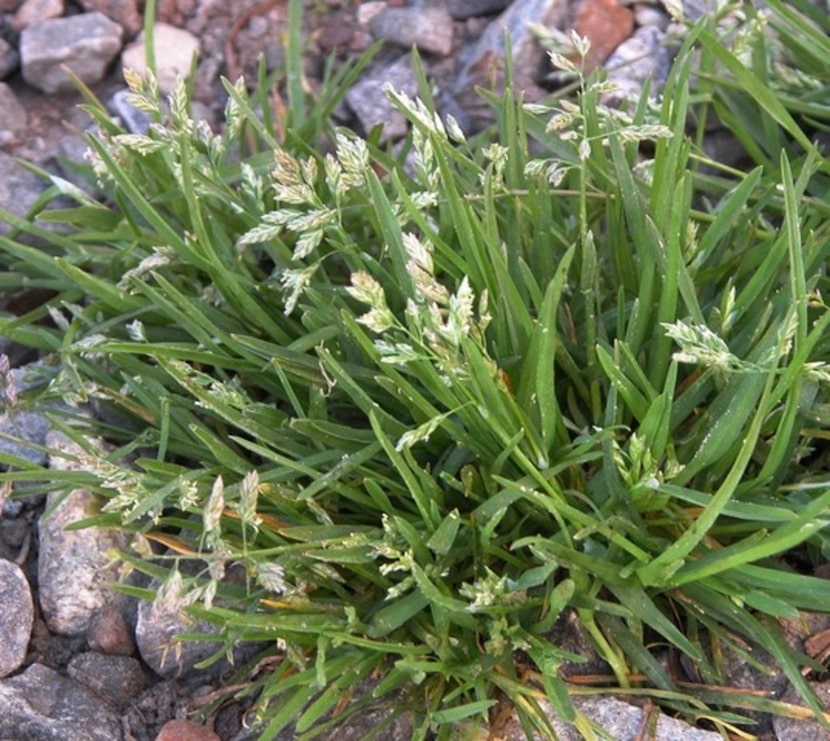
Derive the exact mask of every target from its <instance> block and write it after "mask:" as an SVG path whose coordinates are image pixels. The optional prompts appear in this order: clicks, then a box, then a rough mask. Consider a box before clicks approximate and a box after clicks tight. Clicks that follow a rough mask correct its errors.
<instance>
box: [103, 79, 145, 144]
mask: <svg viewBox="0 0 830 741" xmlns="http://www.w3.org/2000/svg"><path fill="white" fill-rule="evenodd" d="M129 97H130V91H129V90H127V89H123V90H119V91H118V92H117V93H115V94H114V95H113V96H112V97H111V98H110V99H109V100H108V101H107V110H109V112H110V113H112V114H113V115H114V116H118V118H119V119H121V124H122V126H123V127H124V128H125V129H126V130H127V131H128V132H129V133H131V134H146V133H147V131H148V130H149V129H150V123H151V121H152V119H151V118H150V114H149V113H147V112H146V111H142V110H139V109H138V108H136V107H135V106H134V105H133V104H132V103H130V100H129Z"/></svg>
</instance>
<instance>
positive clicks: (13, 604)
mask: <svg viewBox="0 0 830 741" xmlns="http://www.w3.org/2000/svg"><path fill="white" fill-rule="evenodd" d="M34 619H35V609H34V603H33V602H32V592H31V590H30V588H29V582H28V581H26V576H25V575H24V574H23V571H22V570H21V569H20V567H19V566H18V565H17V564H15V563H12V562H11V561H5V560H0V637H2V638H1V639H0V677H5V676H7V675H9V674H11V673H12V672H13V671H15V670H16V669H18V668H19V667H20V665H21V664H23V661H24V660H25V658H26V648H27V646H28V645H29V638H30V636H31V635H32V625H33V624H34Z"/></svg>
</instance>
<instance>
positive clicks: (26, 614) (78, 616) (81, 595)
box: [0, 0, 830, 741]
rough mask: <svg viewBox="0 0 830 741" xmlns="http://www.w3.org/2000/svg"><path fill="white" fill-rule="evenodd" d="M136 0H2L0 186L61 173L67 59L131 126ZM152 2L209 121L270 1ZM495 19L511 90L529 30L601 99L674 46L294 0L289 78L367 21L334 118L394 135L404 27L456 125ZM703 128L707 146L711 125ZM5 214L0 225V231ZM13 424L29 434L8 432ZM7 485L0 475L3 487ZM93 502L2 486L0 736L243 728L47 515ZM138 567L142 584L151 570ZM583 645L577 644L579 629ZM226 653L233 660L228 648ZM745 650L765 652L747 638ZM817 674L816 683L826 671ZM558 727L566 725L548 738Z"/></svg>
mask: <svg viewBox="0 0 830 741" xmlns="http://www.w3.org/2000/svg"><path fill="white" fill-rule="evenodd" d="M708 3H709V0H685V2H684V3H683V5H684V11H685V13H686V15H687V16H689V17H691V18H694V17H696V16H698V15H699V14H700V13H703V12H708V11H709V10H710V8H709V7H708ZM142 4H143V3H141V2H139V0H76V1H75V2H73V1H71V0H22V1H21V0H0V14H2V15H0V80H2V82H0V205H2V206H3V207H5V208H7V209H9V210H10V211H12V212H13V213H16V214H19V215H22V214H25V212H26V211H27V210H28V209H29V207H30V206H31V205H32V203H33V202H34V201H35V200H36V199H37V197H38V196H39V195H40V193H41V192H42V190H43V188H44V184H43V183H42V182H41V181H39V180H38V179H37V178H35V177H34V176H33V175H32V174H31V173H30V172H29V171H27V170H25V169H23V168H22V167H20V165H19V164H18V163H17V161H16V159H15V158H24V159H27V160H29V161H32V162H35V163H37V164H38V165H40V166H41V167H43V168H45V169H46V170H47V171H49V172H53V173H56V174H60V175H62V176H67V177H68V176H69V175H70V174H71V168H67V167H66V164H65V163H66V161H79V160H80V159H81V158H82V157H83V153H84V150H85V146H86V145H85V143H84V139H83V131H84V129H85V128H86V127H87V126H88V119H87V118H86V116H85V114H84V113H83V112H82V111H80V110H79V109H77V108H76V104H77V103H78V102H79V101H80V98H79V96H78V95H77V93H76V92H75V91H74V88H73V86H72V84H71V82H70V81H69V79H68V78H67V76H66V73H65V66H68V67H69V68H71V69H72V70H73V72H74V73H75V74H76V75H78V76H79V77H80V78H81V79H83V80H84V81H85V82H86V83H87V84H88V85H89V86H90V87H91V88H92V89H93V90H94V91H95V93H96V94H97V95H98V96H99V98H100V99H101V100H102V101H104V102H106V103H107V105H108V107H109V108H110V110H111V111H112V113H113V115H114V116H117V117H119V118H120V119H121V120H122V121H123V122H124V124H125V126H127V127H128V128H130V129H131V130H134V131H140V130H141V127H142V126H143V125H144V124H143V121H142V118H141V116H140V114H139V113H138V112H137V111H135V110H134V109H131V108H130V107H129V106H128V105H127V104H126V103H125V101H124V92H125V86H124V83H123V75H122V68H123V67H124V66H128V67H132V68H141V67H142V65H143V60H144V48H143V40H142V37H141V33H140V31H141V27H142V18H141V5H142ZM158 21H159V25H157V26H156V28H155V39H156V56H157V65H158V71H159V79H160V84H161V86H162V88H163V89H168V90H169V89H170V86H171V85H172V84H173V81H174V80H175V77H176V75H177V74H179V73H182V72H184V71H186V70H187V69H189V68H190V64H191V59H192V58H193V55H196V59H197V63H196V68H195V69H196V71H195V101H196V106H197V107H198V110H197V113H198V115H200V116H201V117H204V118H205V119H207V120H208V121H209V122H211V123H212V124H213V125H218V121H219V116H220V113H221V111H222V109H223V107H224V103H225V95H224V92H223V88H222V85H221V83H220V76H227V77H229V78H231V79H236V78H237V77H238V76H239V75H240V74H243V75H245V76H246V79H255V78H256V65H257V60H258V59H259V57H260V56H261V55H264V57H265V61H266V65H267V66H268V68H269V69H278V68H279V67H280V65H281V64H282V62H283V59H284V52H283V48H282V45H281V42H282V39H284V38H285V31H286V27H287V8H286V2H285V0H265V1H264V2H257V1H256V0H234V1H233V2H231V1H229V0H158ZM505 27H507V28H508V29H510V31H511V34H512V38H513V65H514V68H515V70H516V78H517V81H518V82H519V83H520V84H521V86H522V87H523V88H524V90H525V94H526V97H527V99H528V100H535V99H538V98H540V97H542V96H543V95H544V94H545V93H546V92H547V91H548V88H549V86H550V79H549V75H548V72H549V69H548V67H547V65H546V57H545V53H544V50H543V48H542V46H541V45H540V44H539V43H538V31H539V30H540V29H541V30H543V31H545V33H548V34H549V33H551V31H552V30H554V29H556V30H558V31H562V32H568V31H570V30H571V29H573V30H576V31H577V32H578V33H579V34H581V35H585V36H588V37H589V38H590V39H591V42H592V52H591V54H590V56H589V59H588V62H589V65H591V66H597V65H604V66H606V67H607V68H608V69H609V70H610V71H609V75H610V76H611V77H612V78H613V79H616V80H617V81H618V82H619V83H620V85H621V90H622V91H621V93H620V94H619V95H618V100H616V101H612V102H616V103H620V104H624V102H625V98H626V97H631V98H633V97H636V96H637V95H638V94H639V91H640V90H641V88H642V85H643V82H644V80H645V79H646V77H648V76H651V77H652V78H653V79H654V80H655V81H656V83H657V88H659V83H660V81H661V80H662V79H663V78H664V77H665V74H666V73H667V71H668V68H669V65H670V63H671V48H672V44H671V43H670V42H671V38H672V34H673V33H674V31H675V30H676V29H675V27H673V25H672V23H671V21H670V18H669V16H668V14H667V13H666V11H665V9H664V7H663V6H662V5H661V4H659V3H657V2H642V3H636V2H635V3H622V2H619V1H618V0H513V2H511V1H510V0H409V2H407V1H406V0H369V1H366V2H359V0H318V1H317V2H314V3H312V2H309V3H307V17H306V29H305V31H306V52H307V54H306V56H307V69H306V80H305V83H306V84H307V86H308V88H309V89H310V90H311V91H313V90H314V88H315V87H316V86H318V85H319V84H320V76H321V74H322V70H323V61H324V60H325V59H326V58H327V57H329V56H330V55H332V54H334V55H336V56H337V57H338V59H340V60H344V59H348V58H354V57H355V56H357V55H359V54H361V53H362V52H363V51H365V50H366V49H367V48H368V47H369V46H370V45H371V44H372V43H373V42H374V41H376V40H382V41H383V42H384V45H383V48H382V50H381V51H380V53H379V54H378V55H377V57H376V58H375V60H374V61H373V63H372V64H371V66H370V67H369V68H368V69H367V71H366V72H365V73H364V74H363V75H362V76H361V77H360V79H359V80H358V81H357V82H356V84H355V85H354V86H353V87H352V88H351V89H350V91H349V93H348V95H347V96H346V104H345V105H344V106H343V107H342V108H341V110H339V111H338V115H339V116H340V117H341V119H342V123H343V124H345V125H349V126H352V127H354V128H356V129H358V130H361V131H364V132H365V131H368V130H369V129H371V128H372V127H374V126H376V125H377V124H379V123H380V124H383V127H384V128H383V132H384V133H383V136H384V137H385V138H386V139H387V140H390V141H391V140H394V139H396V138H399V137H401V136H403V135H404V134H405V130H406V127H405V122H404V121H403V119H402V118H401V117H400V116H399V115H398V114H397V113H396V112H395V111H394V110H393V109H392V108H391V106H390V105H388V104H387V102H386V101H385V99H384V97H383V95H382V93H381V88H382V86H383V84H384V83H386V82H390V83H391V84H392V85H393V86H395V87H396V88H398V89H400V90H403V91H405V92H407V93H409V94H413V93H414V92H415V78H414V74H413V72H412V69H411V66H410V51H409V50H410V48H411V47H412V45H414V46H416V47H418V49H419V51H420V52H421V54H422V57H423V60H424V62H425V64H426V67H427V70H428V72H429V74H430V76H431V78H433V79H434V80H435V81H436V88H437V100H438V102H439V105H440V106H441V108H442V111H443V112H445V113H452V114H453V115H454V116H455V117H456V118H457V119H458V121H459V122H460V123H461V125H462V126H463V127H465V128H466V129H467V130H469V131H472V130H475V129H477V128H480V127H481V126H482V125H484V124H486V123H487V122H488V119H487V115H488V114H487V110H486V108H485V107H484V106H482V104H481V102H480V99H479V98H478V97H477V95H476V94H475V93H474V88H475V86H476V85H483V86H485V87H494V86H495V87H497V86H498V84H499V75H500V70H501V69H502V65H503V57H504V53H505V50H504V34H503V30H504V28H505ZM533 28H535V29H536V31H532V30H531V29H533ZM543 35H544V34H543ZM710 146H711V147H712V148H713V153H714V155H715V156H718V155H717V149H716V148H717V146H718V143H717V134H716V133H713V136H712V140H711V144H710ZM724 156H725V155H724ZM6 228H7V227H4V226H3V225H2V224H0V231H3V230H5V229H6ZM33 300H37V297H36V296H32V295H31V294H28V295H25V296H0V305H2V306H3V307H4V308H5V309H7V310H11V311H18V312H23V311H25V310H26V308H27V306H28V305H29V304H30V303H31V301H33ZM32 360H33V359H32V358H31V357H28V356H27V354H26V353H23V352H22V351H21V349H20V348H18V347H15V346H14V345H12V344H11V343H9V342H6V341H5V340H2V338H0V391H2V393H4V394H5V396H6V401H8V400H9V399H10V397H9V395H10V394H14V393H15V390H17V391H20V390H21V389H23V388H25V387H26V384H27V378H29V377H30V374H31V373H34V372H36V368H35V367H34V366H33V365H32V364H31V363H30V361H32ZM26 363H29V365H26ZM56 411H57V412H58V414H60V413H62V411H67V410H60V409H58V410H56ZM10 436H11V437H14V438H23V439H26V440H29V441H31V442H32V443H34V446H26V445H23V444H21V443H20V442H14V441H12V440H11V439H10ZM67 448H69V449H70V451H69V452H71V453H73V454H74V455H75V456H76V457H77V458H79V460H80V463H79V464H78V465H83V455H82V454H81V453H82V451H79V450H77V449H72V448H71V443H70V442H69V441H68V440H67V439H66V438H64V437H62V436H61V435H60V434H59V433H57V432H55V431H54V430H52V429H51V425H50V423H49V421H48V418H47V417H46V416H44V415H42V414H29V413H25V412H17V413H15V414H14V415H6V416H4V417H0V453H5V454H8V455H14V456H19V457H23V458H27V459H29V460H32V461H34V462H37V463H39V464H46V463H49V464H50V465H51V466H52V467H54V468H56V469H59V468H60V467H62V466H65V465H66V462H65V460H66V459H65V458H63V457H61V456H54V457H52V458H51V459H49V458H48V457H47V455H46V453H44V452H43V451H44V450H46V449H56V450H61V449H64V450H66V449H67ZM8 493H9V492H0V502H2V501H3V499H4V495H6V494H8ZM91 504H92V503H91V501H90V495H89V494H88V493H86V492H84V491H77V492H74V493H73V494H72V496H70V497H68V498H66V499H64V500H63V501H60V500H58V499H57V498H55V495H49V496H35V497H29V498H25V499H18V498H14V499H8V500H6V501H5V502H4V503H3V506H2V511H0V739H4V740H8V741H11V740H12V739H14V740H15V741H23V739H30V740H31V741H52V740H54V741H58V740H60V741H63V740H64V739H69V738H71V739H74V740H76V741H84V740H86V739H90V740H93V739H94V740H98V739H100V740H101V741H112V740H113V739H124V741H132V740H137V741H144V740H145V739H146V740H148V741H152V740H153V739H156V740H157V741H171V740H173V739H179V740H181V739H184V740H187V739H223V741H225V740H231V739H233V740H234V741H244V739H249V738H253V737H254V736H253V735H252V734H251V732H250V731H248V730H247V725H248V722H249V721H250V720H251V718H250V716H249V708H248V707H247V706H246V705H245V704H244V703H241V702H235V701H233V700H232V699H229V701H228V702H227V703H226V704H225V705H224V706H223V707H222V709H221V710H219V711H218V712H216V713H213V714H212V715H210V716H209V717H208V718H207V719H206V720H205V719H201V720H200V721H199V722H198V723H196V722H191V721H190V720H188V719H189V718H191V717H193V713H194V712H195V711H197V710H198V709H199V708H201V707H203V706H205V705H206V704H208V703H210V702H212V701H214V700H216V699H217V698H220V697H223V696H228V697H229V698H231V695H232V692H233V687H229V686H228V684H229V682H230V681H231V680H230V679H229V677H230V676H231V671H232V667H230V665H229V664H228V663H227V662H226V661H220V662H218V663H217V664H214V665H213V666H212V667H211V668H210V669H209V670H197V669H195V668H194V664H196V663H197V662H199V661H200V660H202V659H204V658H205V657H206V656H209V655H210V654H211V653H213V652H214V651H215V650H216V648H217V646H216V645H215V644H210V643H207V644H188V645H186V646H184V648H183V649H181V647H177V645H176V644H175V643H174V641H173V638H174V636H175V635H176V633H178V632H181V631H182V630H193V629H194V626H192V625H188V624H186V623H185V622H184V621H183V618H182V616H181V615H179V614H178V613H175V612H171V611H169V610H168V611H165V610H164V609H159V607H158V606H156V608H155V609H154V608H153V605H152V603H150V602H146V601H145V602H138V601H137V600H136V599H134V598H131V597H127V596H125V595H124V594H122V593H119V592H117V591H115V590H114V589H113V588H112V586H111V583H112V582H113V581H117V580H118V579H119V576H120V574H119V572H118V566H117V565H116V563H115V561H113V560H112V559H111V553H112V551H113V550H114V549H117V548H120V547H124V545H125V543H123V542H122V541H121V539H120V536H118V535H116V534H113V533H111V532H109V531H105V530H96V529H87V530H83V531H67V530H65V529H64V525H65V524H67V523H70V522H72V521H74V520H77V519H81V518H82V517H84V515H85V513H86V512H87V510H88V507H89V506H91ZM138 586H144V587H147V588H149V589H154V588H155V586H156V585H153V584H142V583H139V584H138ZM202 627H205V626H196V628H195V629H197V630H199V629H202ZM826 628H827V625H826V624H824V623H821V622H818V619H817V622H815V624H813V625H811V626H810V627H809V630H807V631H802V633H801V634H800V635H795V636H794V640H796V641H802V640H803V639H804V638H805V637H807V636H812V639H813V641H814V643H816V645H818V643H821V636H825V637H826V636H827V635H828V633H827V632H826V630H825V629H826ZM559 629H560V635H559V636H558V637H557V639H558V640H560V641H565V642H567V641H571V642H572V643H573V644H574V645H575V647H576V648H579V643H580V641H581V640H582V639H581V637H580V636H579V635H578V634H577V633H575V632H574V629H573V628H572V627H570V626H569V624H568V621H564V622H563V624H562V625H560V626H559ZM817 637H818V638H817ZM825 642H828V641H825ZM819 648H820V646H819ZM180 649H181V650H180ZM582 650H583V651H588V649H587V646H585V645H583V646H582ZM817 650H818V649H817ZM235 658H236V662H237V664H238V663H239V662H241V661H243V660H244V658H245V657H244V656H237V657H235ZM759 660H760V661H761V662H762V663H764V657H763V656H759ZM733 663H734V667H733V671H732V676H731V678H730V679H731V681H732V682H733V683H734V686H744V687H752V688H754V689H758V688H765V689H769V690H770V691H771V692H774V693H775V696H777V697H781V696H786V692H787V682H786V679H784V678H782V677H781V676H777V675H775V674H773V675H771V676H765V675H763V674H761V673H758V672H755V671H754V670H752V669H751V668H750V667H749V666H748V665H747V664H746V663H745V662H743V661H739V660H737V659H736V660H735V661H734V662H733ZM818 689H819V691H820V692H822V693H824V694H825V696H827V695H830V689H828V686H826V685H819V686H818ZM582 702H583V705H582V707H583V710H584V711H585V712H586V713H587V714H588V715H590V716H591V717H594V718H595V719H596V720H598V721H599V722H600V723H602V724H603V725H605V726H606V727H608V728H609V730H610V731H611V733H612V735H614V737H616V738H634V737H635V736H637V737H638V738H639V737H640V736H639V735H638V734H641V732H642V729H643V728H645V723H646V721H647V720H648V717H649V713H648V709H647V708H641V707H637V706H634V705H629V704H626V703H623V702H621V701H619V700H614V699H608V698H606V699H591V700H584V701H582ZM370 720H371V719H369V718H366V719H363V721H360V720H359V721H358V722H357V723H356V724H354V725H353V726H351V727H349V728H344V729H339V730H338V732H337V735H338V737H340V738H359V737H361V736H362V735H364V733H365V726H366V723H367V722H368V721H370ZM760 721H761V724H760V725H759V727H758V733H759V735H760V736H762V737H765V738H770V739H772V738H777V739H780V740H781V741H793V740H795V739H807V738H810V739H819V738H830V736H828V735H827V732H826V731H821V730H820V729H819V728H818V726H817V725H816V724H814V723H809V722H800V723H794V722H784V721H781V720H777V721H776V722H775V724H773V723H772V722H771V721H770V719H769V718H760ZM655 727H656V728H657V738H660V739H665V740H667V741H668V740H670V739H672V740H673V739H687V740H691V739H701V740H703V739H707V738H712V739H714V738H720V736H717V735H716V734H712V733H710V732H707V731H703V730H699V729H694V728H692V727H690V726H687V725H685V724H683V723H680V722H679V721H676V720H673V719H671V718H668V717H666V716H660V718H659V722H658V723H657V725H656V726H655ZM407 733H408V729H407V728H406V727H400V728H396V729H394V730H393V731H390V738H391V737H394V738H400V739H405V738H407ZM511 733H512V734H514V735H515V736H516V737H518V735H517V734H518V733H519V731H518V729H512V730H511V727H510V726H509V724H508V726H507V727H506V728H505V729H504V731H503V736H504V737H505V738H509V737H511ZM822 734H824V735H822ZM572 737H573V736H572V735H571V732H570V731H568V730H567V729H563V731H562V738H566V739H568V738H572Z"/></svg>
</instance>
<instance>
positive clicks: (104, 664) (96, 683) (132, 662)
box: [66, 651, 149, 711]
mask: <svg viewBox="0 0 830 741" xmlns="http://www.w3.org/2000/svg"><path fill="white" fill-rule="evenodd" d="M66 671H67V674H69V676H70V677H71V678H72V679H74V680H75V681H76V682H79V683H80V684H82V685H84V687H88V688H89V689H90V690H92V691H93V692H94V693H95V694H96V695H98V696H99V697H101V698H103V699H104V700H106V701H107V702H109V703H110V704H111V705H112V706H113V707H114V708H116V710H119V711H120V710H123V709H124V708H125V707H126V706H127V705H128V704H129V703H130V702H131V701H132V700H134V699H135V698H136V697H138V695H140V694H141V693H142V692H144V690H145V689H147V686H148V684H149V682H148V680H147V676H146V675H145V673H144V670H143V669H142V668H141V663H140V662H139V661H138V660H137V659H131V658H129V657H128V656H104V654H99V653H95V651H87V652H85V653H82V654H78V655H77V656H75V657H74V658H73V659H72V661H70V662H69V666H68V667H67V668H66Z"/></svg>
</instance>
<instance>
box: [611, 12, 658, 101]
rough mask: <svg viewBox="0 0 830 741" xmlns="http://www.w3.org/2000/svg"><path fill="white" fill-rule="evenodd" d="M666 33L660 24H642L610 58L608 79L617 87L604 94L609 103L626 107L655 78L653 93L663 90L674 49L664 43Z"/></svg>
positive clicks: (652, 87)
mask: <svg viewBox="0 0 830 741" xmlns="http://www.w3.org/2000/svg"><path fill="white" fill-rule="evenodd" d="M665 38H666V34H665V33H664V32H663V31H661V30H660V28H658V27H657V26H643V27H642V28H638V29H637V30H636V31H635V32H634V33H633V34H632V35H631V36H630V37H629V38H628V39H626V40H625V41H623V43H622V44H620V45H619V46H618V47H617V49H616V51H615V52H614V53H613V54H612V55H611V56H610V57H609V58H608V59H607V61H606V63H605V66H606V68H607V69H608V81H609V82H614V83H616V85H617V90H616V91H615V92H612V93H607V94H606V95H604V96H603V99H602V102H603V103H604V104H605V105H609V106H614V107H618V108H624V107H626V106H628V105H635V104H636V103H637V101H638V100H639V98H640V95H642V92H643V87H644V85H645V82H646V80H647V79H648V78H651V93H652V95H653V94H655V93H657V92H659V91H660V89H661V88H662V85H663V82H664V81H665V79H666V76H667V75H668V71H669V68H670V67H671V60H672V57H671V53H670V52H669V50H668V49H667V48H666V47H665V46H664V44H663V41H664V40H665Z"/></svg>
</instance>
